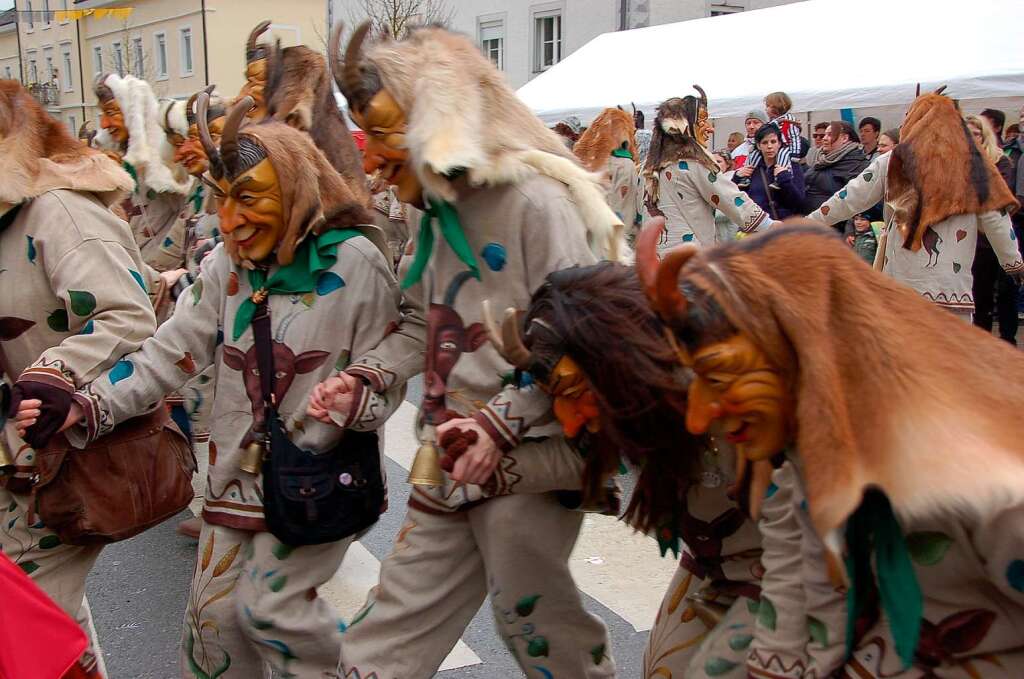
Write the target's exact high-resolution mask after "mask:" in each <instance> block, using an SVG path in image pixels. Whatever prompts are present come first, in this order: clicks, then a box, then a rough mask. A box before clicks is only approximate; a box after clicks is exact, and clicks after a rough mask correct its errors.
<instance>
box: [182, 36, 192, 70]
mask: <svg viewBox="0 0 1024 679" xmlns="http://www.w3.org/2000/svg"><path fill="white" fill-rule="evenodd" d="M180 33H181V75H183V76H186V75H192V29H191V28H183V29H181V31H180Z"/></svg>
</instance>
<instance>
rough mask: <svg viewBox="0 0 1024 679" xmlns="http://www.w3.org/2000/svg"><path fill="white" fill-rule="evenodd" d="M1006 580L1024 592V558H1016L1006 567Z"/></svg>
mask: <svg viewBox="0 0 1024 679" xmlns="http://www.w3.org/2000/svg"><path fill="white" fill-rule="evenodd" d="M1006 581H1007V582H1009V583H1010V587H1013V588H1014V589H1015V590H1017V591H1018V592H1024V559H1015V560H1013V561H1011V562H1010V565H1009V566H1007V567H1006Z"/></svg>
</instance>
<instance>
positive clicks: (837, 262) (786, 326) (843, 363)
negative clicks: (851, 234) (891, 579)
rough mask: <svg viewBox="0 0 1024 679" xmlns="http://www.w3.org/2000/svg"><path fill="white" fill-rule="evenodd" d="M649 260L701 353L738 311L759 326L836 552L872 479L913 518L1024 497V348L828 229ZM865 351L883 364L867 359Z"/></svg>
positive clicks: (810, 497)
mask: <svg viewBox="0 0 1024 679" xmlns="http://www.w3.org/2000/svg"><path fill="white" fill-rule="evenodd" d="M639 268H640V269H641V272H642V273H644V275H643V278H645V280H646V281H648V283H647V285H648V289H652V284H651V282H650V281H651V279H652V274H653V275H654V276H656V279H655V281H656V282H655V283H654V284H653V288H654V291H653V292H652V293H651V295H652V297H654V298H656V299H657V300H658V302H657V303H658V305H659V307H660V308H661V309H662V316H663V318H665V319H666V323H667V324H668V325H669V326H670V327H671V328H672V329H673V331H674V333H675V335H676V337H678V338H679V339H680V340H682V341H683V342H685V343H686V344H687V345H688V346H689V347H690V348H691V349H692V348H693V347H695V346H698V345H700V344H702V343H705V342H707V341H708V340H709V339H711V340H714V339H722V338H723V337H715V335H716V334H720V333H721V331H722V328H721V326H722V322H720V321H719V322H716V321H715V319H716V317H717V318H721V317H722V316H724V320H725V325H726V326H729V327H731V328H732V330H726V331H725V334H726V336H727V335H728V334H729V333H731V332H732V331H733V330H739V331H740V332H743V333H745V334H747V336H748V337H750V338H751V339H752V340H753V341H754V342H755V343H756V344H757V345H758V346H759V347H760V348H761V349H762V350H764V351H765V353H766V355H767V356H768V358H769V359H770V360H771V361H772V363H774V364H775V366H777V367H778V368H780V369H781V370H782V373H783V376H784V378H785V379H786V381H787V382H788V384H789V386H790V388H791V390H792V394H793V395H794V397H795V403H796V406H795V420H796V440H795V443H796V451H797V453H798V454H799V457H800V460H801V467H802V472H801V474H802V477H803V479H804V482H805V485H806V491H807V501H808V507H809V511H810V515H811V519H812V522H813V524H814V526H815V528H816V530H817V532H818V534H819V535H820V536H821V537H822V538H823V539H824V541H825V544H826V545H827V546H828V547H829V548H830V549H831V550H832V551H833V553H836V552H838V549H839V545H841V544H842V540H841V533H840V529H841V528H842V527H843V525H844V522H845V521H846V520H847V519H848V517H849V516H850V515H851V514H852V513H853V512H854V511H855V510H856V509H857V508H858V506H859V505H860V502H861V499H862V497H863V495H864V492H865V491H866V490H868V489H869V488H872V487H874V488H878V489H880V490H882V491H883V492H884V493H885V494H886V495H887V496H888V498H889V500H890V502H891V503H892V506H893V508H894V509H895V510H896V512H897V513H898V514H899V515H901V516H903V517H920V516H926V515H934V512H935V511H936V510H939V509H949V508H956V509H958V510H962V511H971V510H972V508H978V507H980V506H981V505H985V504H986V503H990V502H1001V501H1003V500H1005V499H1008V498H1017V497H1020V495H1021V494H1024V449H1022V448H1021V445H1020V442H1021V441H1022V440H1024V420H1022V419H1021V418H1020V417H1019V416H1018V414H1019V413H1020V412H1021V410H1022V409H1024V392H1022V391H1021V390H1020V389H1017V388H1015V387H1014V386H1013V385H1017V384H1020V383H1021V382H1022V381H1024V356H1022V355H1021V354H1020V352H1018V351H1017V350H1016V349H1014V348H1012V347H1010V346H1009V345H1007V344H1006V343H1005V342H1002V341H1000V340H997V339H995V338H993V337H992V336H991V335H989V334H988V333H985V332H982V331H981V330H978V329H977V328H975V327H974V326H972V325H970V324H968V323H964V322H963V321H962V320H960V319H958V318H956V317H954V316H953V315H952V314H950V313H949V312H947V311H944V310H943V309H940V308H939V307H936V306H935V305H933V304H930V303H929V302H927V301H925V300H924V299H922V298H921V296H920V295H918V294H917V293H916V292H915V291H914V290H912V289H910V288H908V287H906V286H905V285H902V284H900V283H898V282H896V281H895V280H893V279H892V278H890V277H888V276H885V275H883V274H881V273H878V272H876V271H874V270H872V269H871V267H869V266H867V265H866V264H864V263H863V262H862V261H861V260H860V259H858V258H857V257H856V255H854V254H853V253H852V252H851V251H850V249H849V248H847V247H845V246H844V245H843V243H842V242H841V241H840V240H839V239H838V238H837V237H835V235H834V234H832V233H830V232H829V231H828V230H826V229H823V228H821V227H820V226H814V227H810V226H808V227H800V226H793V227H789V228H786V229H781V230H778V231H774V230H773V231H771V232H769V233H767V234H765V235H763V236H758V237H757V238H749V239H746V240H745V241H742V242H740V243H730V244H726V245H722V246H720V247H717V248H713V249H711V250H704V251H699V250H698V249H697V248H695V247H687V246H682V247H680V248H677V249H676V250H675V251H673V252H670V253H669V254H668V255H666V258H665V260H664V261H663V262H662V264H661V265H660V266H659V265H658V264H657V263H656V262H654V263H651V262H647V261H646V259H645V261H644V264H643V266H640V267H639ZM655 272H656V273H655ZM677 276H678V279H677ZM677 280H678V281H681V284H680V283H679V282H677ZM716 325H717V326H719V327H718V330H717V331H716V330H714V328H715V326H716ZM908 338H913V347H912V350H911V349H908ZM864 347H871V348H872V357H873V358H874V360H870V361H863V360H859V359H858V356H859V355H860V354H861V353H862V352H863V348H864ZM962 356H969V357H970V360H954V357H962ZM993 366H998V369H997V370H993ZM951 442H955V444H954V445H953V447H951V445H950V444H951Z"/></svg>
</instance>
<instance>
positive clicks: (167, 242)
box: [164, 236, 174, 248]
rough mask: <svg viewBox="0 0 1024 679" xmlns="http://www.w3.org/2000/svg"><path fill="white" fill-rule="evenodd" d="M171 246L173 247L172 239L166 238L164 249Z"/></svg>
mask: <svg viewBox="0 0 1024 679" xmlns="http://www.w3.org/2000/svg"><path fill="white" fill-rule="evenodd" d="M172 245H174V239H173V238H171V237H170V236H168V237H167V238H164V247H165V248H169V247H171V246H172Z"/></svg>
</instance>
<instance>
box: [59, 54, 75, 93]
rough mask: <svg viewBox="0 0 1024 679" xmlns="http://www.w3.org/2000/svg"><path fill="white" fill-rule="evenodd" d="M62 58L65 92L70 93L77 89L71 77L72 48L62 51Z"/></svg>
mask: <svg viewBox="0 0 1024 679" xmlns="http://www.w3.org/2000/svg"><path fill="white" fill-rule="evenodd" d="M61 58H62V61H63V63H64V71H63V73H62V75H63V76H64V77H63V79H62V80H63V81H64V91H65V92H70V91H71V90H73V89H75V81H74V79H73V78H72V76H71V47H70V46H66V47H64V48H63V50H62V51H61Z"/></svg>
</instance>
